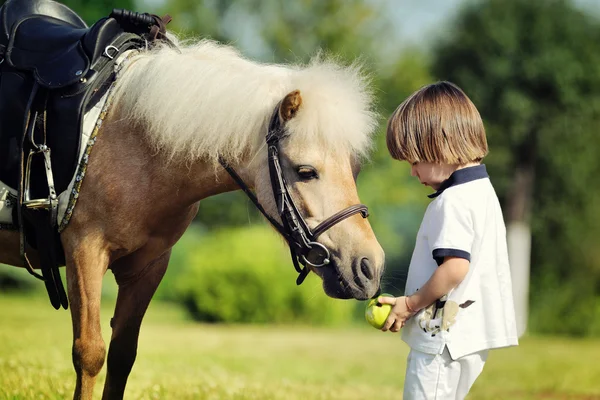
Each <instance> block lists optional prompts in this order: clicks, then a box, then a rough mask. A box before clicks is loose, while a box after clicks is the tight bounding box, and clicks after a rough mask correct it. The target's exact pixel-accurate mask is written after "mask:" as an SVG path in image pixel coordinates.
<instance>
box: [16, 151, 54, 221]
mask: <svg viewBox="0 0 600 400" xmlns="http://www.w3.org/2000/svg"><path fill="white" fill-rule="evenodd" d="M34 146H35V148H34V149H31V150H29V155H28V156H27V166H26V168H25V188H24V191H23V206H24V207H26V208H28V209H33V210H38V209H42V210H47V211H53V210H54V209H56V207H57V206H58V197H57V196H56V190H55V188H54V175H52V163H51V160H50V148H49V147H48V146H46V145H45V144H40V145H39V146H38V145H35V144H34ZM40 154H41V155H43V156H44V167H45V171H46V181H47V183H48V192H49V194H48V197H47V198H41V199H32V198H31V161H32V160H33V158H34V156H37V155H40Z"/></svg>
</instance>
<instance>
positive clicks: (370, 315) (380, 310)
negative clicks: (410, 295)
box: [365, 293, 396, 329]
mask: <svg viewBox="0 0 600 400" xmlns="http://www.w3.org/2000/svg"><path fill="white" fill-rule="evenodd" d="M377 297H396V296H394V295H392V294H389V293H383V294H380V295H379V296H377ZM390 311H392V306H391V305H389V304H381V303H379V302H378V301H377V298H375V299H371V300H370V301H369V303H368V304H367V308H366V309H365V318H366V319H367V322H368V323H369V324H371V325H372V326H373V327H374V328H377V329H381V328H383V325H385V321H386V320H387V317H388V316H389V315H390Z"/></svg>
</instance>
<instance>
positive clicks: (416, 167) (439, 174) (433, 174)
mask: <svg viewBox="0 0 600 400" xmlns="http://www.w3.org/2000/svg"><path fill="white" fill-rule="evenodd" d="M455 170H456V166H452V165H449V164H436V163H430V162H416V163H413V164H412V166H411V169H410V175H411V176H416V177H417V178H419V181H420V182H421V183H422V184H423V185H426V186H429V187H431V188H433V189H435V190H438V189H439V187H440V185H441V184H442V182H444V181H445V180H446V179H448V178H449V177H450V175H452V172H454V171H455Z"/></svg>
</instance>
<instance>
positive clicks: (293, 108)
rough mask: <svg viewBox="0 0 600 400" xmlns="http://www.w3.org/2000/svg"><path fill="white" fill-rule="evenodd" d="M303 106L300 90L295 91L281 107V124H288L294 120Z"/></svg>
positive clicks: (284, 100)
mask: <svg viewBox="0 0 600 400" xmlns="http://www.w3.org/2000/svg"><path fill="white" fill-rule="evenodd" d="M301 105H302V96H301V95H300V91H299V90H294V91H293V92H291V93H288V94H287V95H286V96H285V97H284V98H283V101H282V102H281V105H280V106H279V120H280V121H281V123H286V122H287V121H289V120H290V119H292V118H294V116H295V115H296V113H297V112H298V109H299V108H300V106H301Z"/></svg>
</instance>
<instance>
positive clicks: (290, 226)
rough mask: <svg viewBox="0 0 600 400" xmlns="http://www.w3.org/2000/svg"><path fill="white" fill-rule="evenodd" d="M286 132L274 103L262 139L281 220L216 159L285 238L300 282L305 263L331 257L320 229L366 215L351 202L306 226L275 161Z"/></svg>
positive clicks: (313, 264) (316, 263) (314, 263)
mask: <svg viewBox="0 0 600 400" xmlns="http://www.w3.org/2000/svg"><path fill="white" fill-rule="evenodd" d="M287 135H288V133H287V132H286V130H285V129H284V127H283V126H282V125H281V121H280V119H279V104H278V105H277V107H275V111H274V112H273V115H272V116H271V121H270V122H269V129H268V131H267V136H266V141H267V148H268V150H267V151H268V162H269V175H270V177H271V188H272V189H273V196H274V197H275V204H276V205H277V213H278V214H279V217H280V219H281V223H279V222H278V221H277V220H276V219H275V218H273V217H272V216H270V215H269V214H267V212H266V211H265V209H264V208H263V207H262V205H261V204H260V203H259V202H258V199H257V198H256V195H255V194H254V193H253V192H252V191H251V190H250V188H249V187H248V185H246V183H245V182H244V181H243V180H242V178H241V177H240V176H239V175H238V174H237V172H235V170H234V169H233V168H231V167H230V166H229V165H228V164H227V163H226V162H225V161H224V160H223V159H221V158H219V162H220V163H221V165H222V166H223V168H225V170H227V172H228V173H229V175H231V177H232V178H233V180H235V182H236V183H237V184H238V185H239V186H240V188H241V189H242V190H243V191H244V192H245V193H246V195H248V197H249V198H250V200H252V202H253V203H254V205H255V206H256V208H258V210H259V211H260V212H261V213H262V214H263V215H264V216H265V218H267V219H268V220H269V222H270V223H271V225H273V226H274V227H275V229H277V230H278V231H279V233H280V234H281V235H282V236H283V237H284V238H285V239H286V241H287V242H288V244H289V246H290V253H291V256H292V261H293V262H294V268H295V269H296V271H297V272H298V274H299V275H298V278H297V279H296V284H297V285H300V284H301V283H302V282H303V281H304V279H305V278H306V276H307V275H308V273H309V272H310V270H309V266H311V267H322V266H325V265H327V264H329V262H330V260H331V256H330V251H329V249H328V248H327V247H326V246H325V245H323V244H322V243H319V242H318V241H317V238H318V237H319V236H320V235H321V234H322V233H323V232H325V231H327V230H328V229H330V228H331V227H333V226H334V225H336V224H338V223H339V222H341V221H343V220H345V219H346V218H348V217H351V216H352V215H354V214H357V213H360V214H361V215H362V217H363V218H367V217H368V216H369V210H368V208H367V206H365V205H363V204H355V205H353V206H350V207H348V208H345V209H343V210H341V211H339V212H337V213H335V214H334V215H332V216H331V217H329V218H327V219H326V220H325V221H323V222H321V223H320V224H319V225H317V226H316V227H315V228H314V229H310V228H309V226H308V224H307V223H306V221H305V220H304V218H303V217H302V214H300V212H299V211H298V208H297V207H296V205H295V204H294V200H293V199H292V196H291V195H290V190H289V188H288V185H287V182H286V180H285V177H284V176H283V171H282V169H281V163H280V161H279V152H280V148H279V143H280V142H281V140H282V139H284V138H285V137H286V136H287ZM300 264H302V265H303V268H301V267H300Z"/></svg>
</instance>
